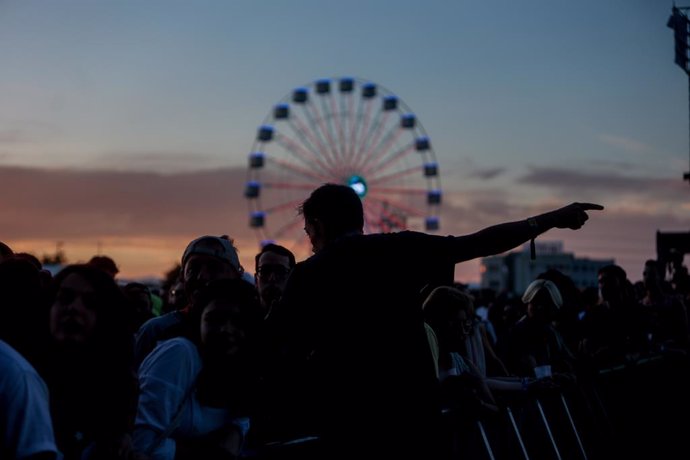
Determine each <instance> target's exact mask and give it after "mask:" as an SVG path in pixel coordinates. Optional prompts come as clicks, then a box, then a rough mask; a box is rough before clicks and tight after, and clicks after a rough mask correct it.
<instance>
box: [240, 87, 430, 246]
mask: <svg viewBox="0 0 690 460" xmlns="http://www.w3.org/2000/svg"><path fill="white" fill-rule="evenodd" d="M247 175H248V179H247V183H246V185H245V189H244V196H245V198H246V199H247V202H248V204H249V214H250V215H249V225H250V227H252V228H253V229H254V230H255V232H256V235H257V238H258V240H259V243H260V245H263V244H266V243H269V242H276V243H278V244H281V245H283V246H285V247H288V248H289V249H291V250H292V251H293V252H294V253H295V255H299V256H302V257H304V256H306V255H308V249H309V246H308V240H307V238H306V235H305V234H304V231H303V222H302V218H301V217H300V216H298V214H297V207H298V206H299V204H301V203H302V201H304V200H305V199H306V198H307V197H308V196H309V194H310V193H311V191H312V190H314V189H315V188H317V187H318V186H320V185H322V184H324V183H326V182H331V183H338V184H344V185H349V186H350V187H352V188H353V189H354V190H355V192H357V194H358V195H359V197H360V198H361V199H362V205H363V208H364V221H365V224H364V225H365V229H364V230H365V233H376V232H393V231H398V230H405V229H408V230H418V231H426V232H435V231H437V230H439V227H440V220H439V211H440V205H441V201H442V200H441V197H442V193H441V184H440V177H439V165H438V163H437V161H436V158H435V155H434V152H433V149H432V147H431V141H430V139H429V136H428V135H427V134H426V132H425V131H424V128H423V127H422V125H421V123H420V122H419V120H418V119H417V117H416V116H415V115H414V113H412V111H411V110H410V109H409V107H408V106H407V105H406V104H405V103H404V102H403V101H402V100H401V99H400V98H399V97H397V96H396V95H395V94H393V93H391V92H390V91H389V90H387V89H386V88H384V87H382V86H381V85H378V84H376V83H373V82H370V81H365V80H362V79H359V78H351V77H338V78H330V79H320V80H316V81H314V82H312V83H311V84H308V85H305V86H301V87H298V88H296V89H294V90H293V91H292V92H291V93H290V94H288V95H286V96H285V97H284V98H283V99H282V100H281V101H280V102H279V103H277V104H276V105H275V106H274V107H273V109H272V110H271V112H270V113H269V114H268V115H267V116H266V118H265V119H264V121H263V123H262V124H261V126H259V128H258V131H257V134H256V138H255V140H254V143H253V146H252V149H251V152H250V154H249V166H248V174H247Z"/></svg>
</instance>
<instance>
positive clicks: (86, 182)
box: [0, 167, 690, 281]
mask: <svg viewBox="0 0 690 460" xmlns="http://www.w3.org/2000/svg"><path fill="white" fill-rule="evenodd" d="M607 177H608V176H606V177H604V175H603V174H586V173H582V172H577V173H573V172H569V171H566V170H536V169H535V170H533V171H532V172H531V173H530V174H529V175H527V176H525V177H523V178H522V183H527V184H529V186H530V187H535V185H536V186H540V187H542V188H544V189H545V191H546V192H547V195H546V196H547V198H546V199H545V201H544V199H543V198H542V199H541V200H538V199H536V197H535V198H534V199H530V198H529V196H530V195H529V194H528V193H527V194H526V193H525V190H528V191H529V189H527V188H523V189H522V192H521V193H522V195H520V194H517V193H512V192H513V189H512V188H508V187H500V188H499V187H496V188H495V189H491V188H483V189H481V190H465V191H457V192H453V193H450V192H447V193H446V195H445V197H444V203H445V204H444V207H443V209H442V221H441V222H442V224H441V225H442V227H441V231H440V233H441V234H458V235H459V234H465V233H471V232H474V231H477V230H479V229H481V228H483V227H486V226H488V225H492V224H496V223H500V222H504V221H510V220H518V219H523V218H525V217H527V216H530V215H534V214H538V213H540V212H543V211H547V210H550V209H553V208H554V207H557V206H562V205H565V204H568V203H569V202H570V201H585V200H591V201H593V202H597V203H600V204H603V205H605V206H606V210H605V211H603V212H592V213H591V216H592V217H591V219H590V221H589V222H588V223H587V225H586V226H585V227H584V228H583V229H582V230H580V231H577V232H573V231H566V230H552V231H551V232H548V233H547V234H546V235H544V236H542V237H541V238H542V239H544V240H563V241H564V242H565V245H564V246H565V249H566V251H569V252H574V253H575V254H576V255H577V256H578V257H591V258H612V257H613V258H615V259H616V262H617V263H620V264H621V265H622V266H623V267H624V268H625V269H626V271H628V273H629V275H630V277H631V279H633V280H635V279H638V274H639V273H641V269H642V265H643V264H644V260H645V259H647V258H653V257H655V255H656V254H655V236H656V231H657V230H661V231H687V230H688V228H690V218H688V217H685V216H686V215H687V213H686V212H685V210H683V208H682V204H684V201H685V199H684V198H685V196H683V195H681V193H680V192H681V191H680V190H679V189H680V188H681V187H683V186H684V188H683V190H684V191H685V192H686V193H687V190H685V189H686V188H687V184H676V183H675V182H673V181H670V180H668V181H660V180H645V179H631V178H622V177H618V178H615V177H614V178H609V179H610V180H606V178H607ZM245 180H246V171H245V170H244V169H243V168H234V169H229V168H228V169H216V170H210V171H198V172H185V173H176V174H167V175H164V174H155V173H150V172H131V171H130V172H123V171H84V170H66V169H62V170H49V169H31V168H18V167H0V241H4V242H6V243H8V244H9V245H10V246H12V247H13V248H14V249H15V250H18V251H27V252H31V253H33V254H35V255H37V256H42V255H43V254H52V253H53V252H54V251H55V247H56V244H57V243H58V242H61V243H62V245H63V246H62V247H63V250H64V252H65V254H66V256H67V258H68V260H69V261H71V262H78V261H85V260H88V259H89V258H90V257H91V256H92V255H94V254H96V253H97V252H99V250H100V252H102V253H104V254H107V255H109V256H111V257H113V258H114V259H115V260H116V261H117V263H118V264H119V265H120V268H121V276H123V277H139V276H160V275H162V274H163V273H164V272H165V271H167V270H168V269H170V268H172V266H173V265H174V264H175V263H177V262H178V260H179V257H180V255H181V254H182V251H183V250H184V247H185V245H186V244H187V243H188V242H189V241H190V240H191V239H193V238H195V237H197V236H199V235H203V234H214V235H220V234H228V235H230V236H231V237H233V238H235V240H236V245H237V246H238V248H239V249H240V259H241V261H242V264H243V265H244V266H245V268H246V269H247V271H250V272H253V267H254V255H255V254H256V251H257V250H258V241H257V238H256V237H255V235H254V233H253V231H252V229H250V228H249V225H248V207H247V203H246V200H245V198H244V196H243V189H244V182H245ZM519 184H520V182H518V184H514V185H513V186H512V187H513V188H515V190H516V191H517V189H518V188H519V187H520V185H519ZM523 187H525V186H523ZM508 190H510V191H511V193H507V191H508ZM307 193H308V190H307V191H305V196H306V194H307ZM525 195H527V196H528V198H527V199H525V198H519V196H525ZM540 196H544V195H543V194H542V195H540ZM563 197H566V198H563ZM630 197H633V198H634V199H631V198H630ZM681 211H682V212H681ZM279 242H280V243H281V244H285V245H286V246H291V245H292V244H293V243H294V242H292V241H289V242H288V241H279ZM307 256H308V254H307V253H303V254H300V256H299V257H298V258H300V259H301V258H304V257H307ZM456 273H457V275H458V278H459V279H461V280H463V281H477V280H478V278H479V269H478V263H477V261H471V262H467V263H464V264H460V265H459V266H458V267H457V268H456Z"/></svg>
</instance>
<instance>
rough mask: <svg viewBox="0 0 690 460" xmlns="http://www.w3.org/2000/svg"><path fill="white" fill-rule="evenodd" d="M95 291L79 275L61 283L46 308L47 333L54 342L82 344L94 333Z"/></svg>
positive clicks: (67, 278)
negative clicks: (48, 314)
mask: <svg viewBox="0 0 690 460" xmlns="http://www.w3.org/2000/svg"><path fill="white" fill-rule="evenodd" d="M96 320H97V315H96V292H95V291H94V289H93V287H92V286H91V285H90V284H89V283H88V282H87V281H86V280H85V279H84V278H82V277H81V276H80V275H78V274H76V273H72V274H70V275H67V277H66V278H65V279H64V280H62V283H61V284H60V287H59V288H58V291H57V294H56V296H55V300H54V301H53V305H52V306H51V307H50V334H51V335H52V337H53V339H55V340H56V341H57V342H58V343H75V344H83V343H86V342H88V341H89V340H90V339H91V337H93V335H94V331H95V330H96Z"/></svg>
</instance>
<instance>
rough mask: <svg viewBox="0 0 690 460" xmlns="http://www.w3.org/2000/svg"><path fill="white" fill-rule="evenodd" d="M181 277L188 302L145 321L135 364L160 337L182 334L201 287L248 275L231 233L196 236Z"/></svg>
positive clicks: (138, 338) (136, 347)
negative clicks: (221, 280)
mask: <svg viewBox="0 0 690 460" xmlns="http://www.w3.org/2000/svg"><path fill="white" fill-rule="evenodd" d="M181 267H182V268H181V278H182V283H183V285H184V292H185V293H186V295H187V306H186V307H184V308H182V309H181V310H175V311H171V312H169V313H166V314H164V315H161V316H158V317H155V318H151V319H149V320H148V321H146V322H145V323H144V324H142V325H141V327H140V328H139V331H138V332H137V334H136V343H135V349H134V360H135V365H136V366H137V367H138V366H139V364H141V362H142V361H143V360H144V358H145V357H146V355H148V354H149V353H150V352H151V351H152V350H153V348H154V347H155V346H156V343H157V342H158V341H159V340H162V339H167V338H171V337H174V336H176V335H178V334H179V330H180V329H181V325H182V323H183V322H184V319H185V317H186V316H187V315H188V314H189V310H190V309H191V308H192V306H193V305H194V300H195V298H196V297H197V296H198V293H199V291H200V289H201V288H203V287H204V286H206V285H207V284H208V283H209V282H211V281H213V280H216V279H236V278H243V277H244V268H243V267H242V265H241V264H240V259H239V257H238V255H237V248H235V246H234V242H233V240H232V239H231V238H230V237H229V236H228V235H222V236H212V235H204V236H200V237H199V238H196V239H194V240H192V241H191V242H190V243H189V244H188V245H187V247H186V248H185V250H184V253H183V254H182V260H181Z"/></svg>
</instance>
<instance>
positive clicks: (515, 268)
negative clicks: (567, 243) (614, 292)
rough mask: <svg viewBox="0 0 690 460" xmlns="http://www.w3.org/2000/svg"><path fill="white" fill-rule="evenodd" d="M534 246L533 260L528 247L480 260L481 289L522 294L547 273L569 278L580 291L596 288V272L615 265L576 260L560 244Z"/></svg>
mask: <svg viewBox="0 0 690 460" xmlns="http://www.w3.org/2000/svg"><path fill="white" fill-rule="evenodd" d="M535 245H536V255H537V257H536V259H535V260H531V258H530V249H529V243H526V244H525V245H524V246H523V247H522V249H521V250H519V251H514V252H510V253H508V254H505V255H500V256H492V257H485V258H483V259H481V262H480V263H481V265H480V270H481V287H482V288H490V289H493V290H495V291H497V292H499V291H503V290H508V291H511V292H514V293H522V292H524V290H525V289H526V288H527V286H528V285H529V283H531V282H532V281H534V279H536V277H537V276H538V275H539V274H540V273H543V272H545V271H546V270H548V269H556V270H558V271H560V272H562V273H564V274H565V275H568V276H569V277H570V278H572V280H573V281H574V282H575V285H576V286H577V287H579V288H581V289H582V288H584V287H588V286H593V287H596V286H597V272H598V271H599V269H600V268H601V267H603V266H604V265H609V264H613V263H615V262H614V259H599V260H594V259H587V258H576V257H575V254H573V253H571V252H563V242H562V241H535Z"/></svg>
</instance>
